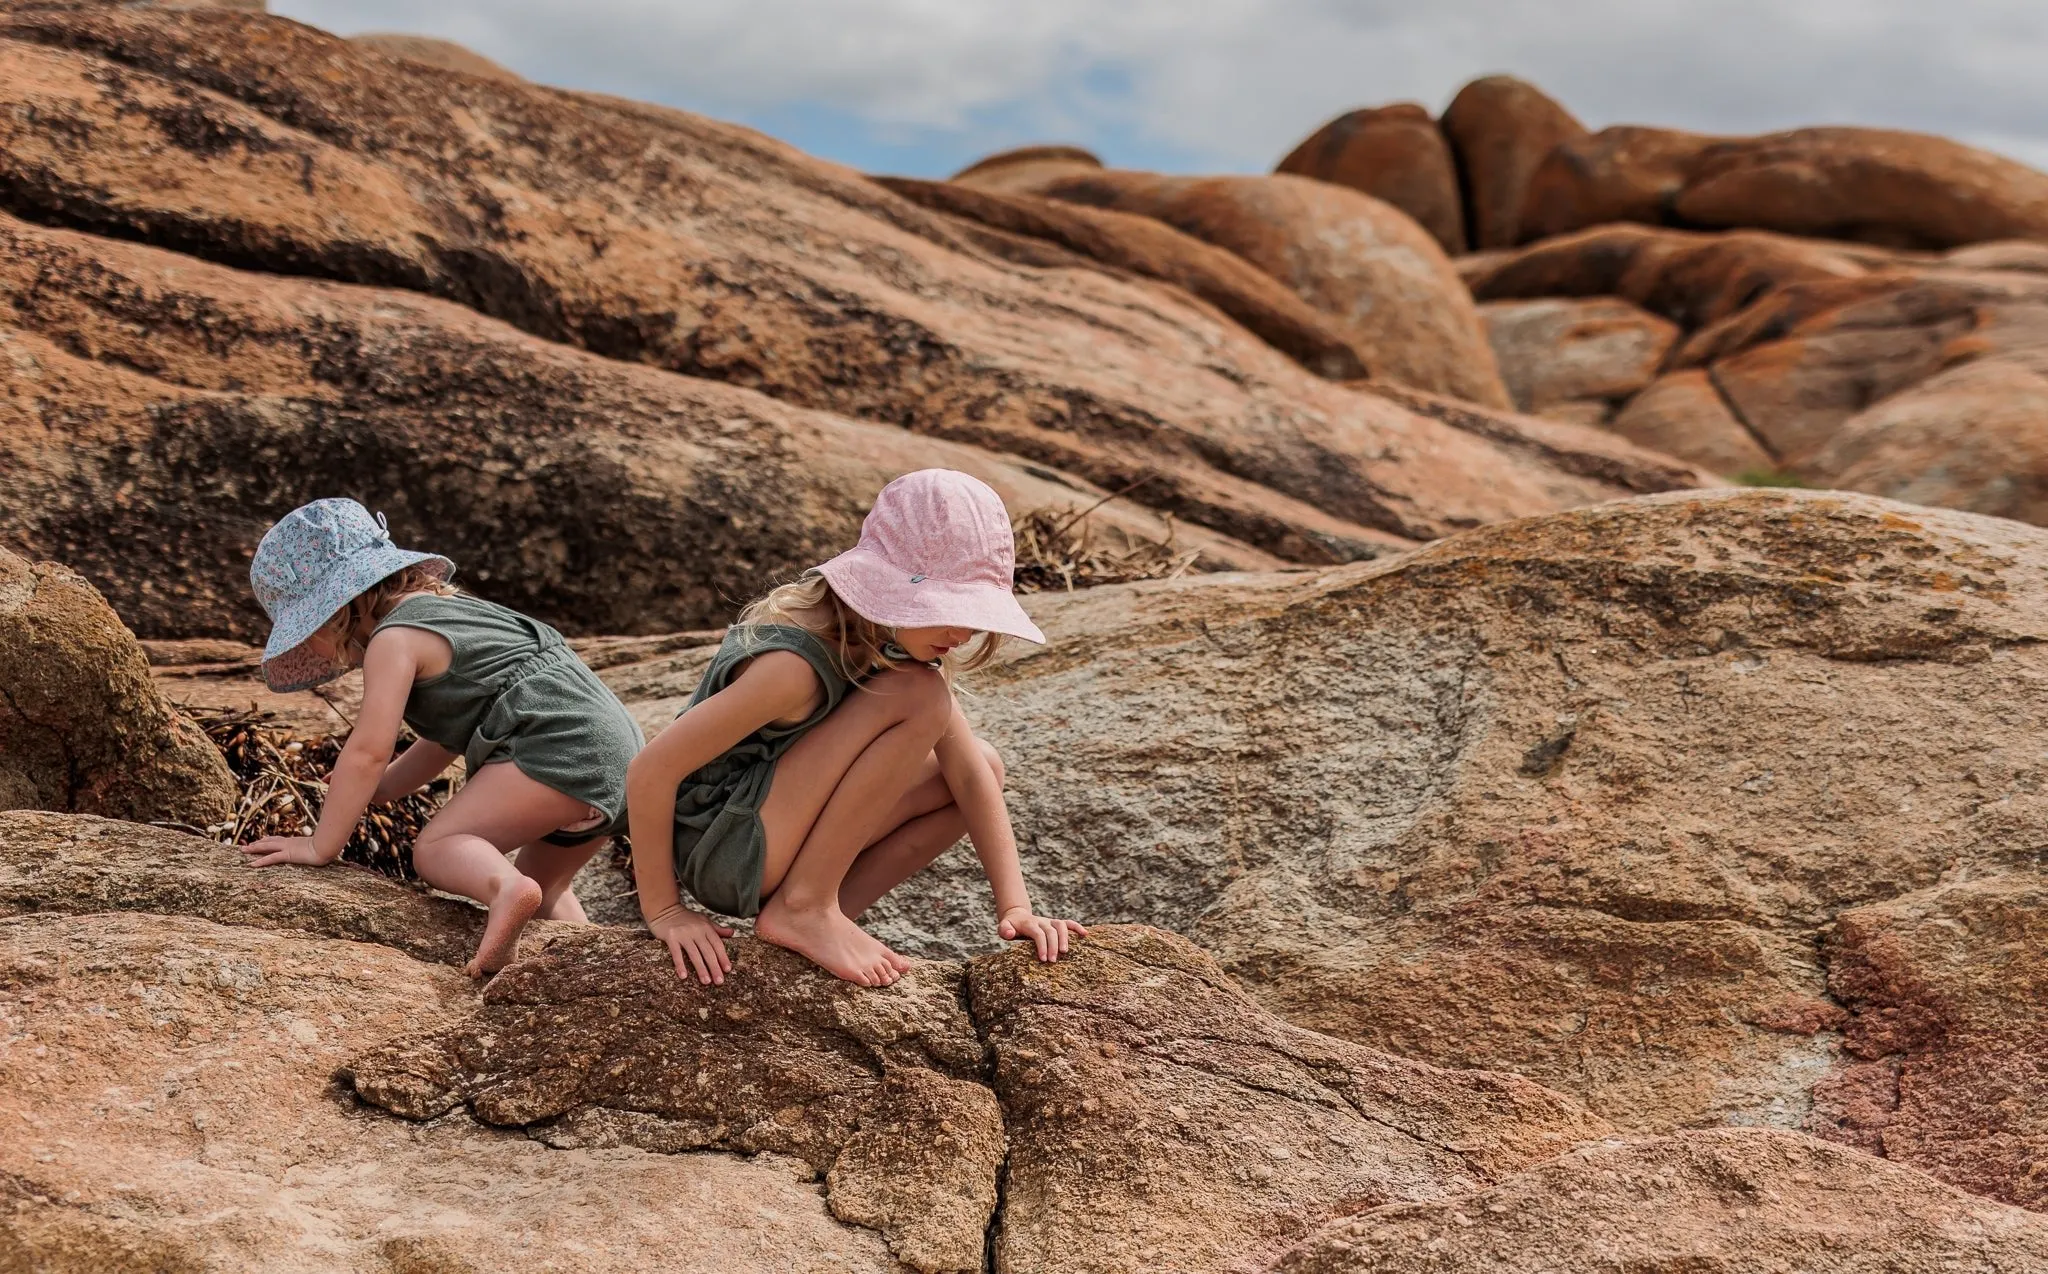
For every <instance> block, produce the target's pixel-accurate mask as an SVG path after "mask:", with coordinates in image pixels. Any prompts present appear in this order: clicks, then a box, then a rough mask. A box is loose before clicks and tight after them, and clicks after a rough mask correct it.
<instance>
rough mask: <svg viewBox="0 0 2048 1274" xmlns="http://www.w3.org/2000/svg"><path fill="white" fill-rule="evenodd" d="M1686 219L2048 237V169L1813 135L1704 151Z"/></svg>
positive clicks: (1943, 242) (1919, 242)
mask: <svg viewBox="0 0 2048 1274" xmlns="http://www.w3.org/2000/svg"><path fill="white" fill-rule="evenodd" d="M1688 177H1689V179H1688V181H1687V183H1686V187H1685V190H1684V191H1683V192H1682V193H1681V194H1680V195H1679V196H1678V198H1677V199H1676V201H1675V202H1674V203H1673V204H1672V207H1671V210H1672V213H1673V214H1674V215H1676V216H1677V217H1679V218H1682V219H1683V220H1685V221H1687V222H1689V223H1691V224H1694V225H1704V226H1730V227H1733V226H1758V227H1762V228H1765V229H1770V230H1779V231H1783V232H1785V233H1787V234H1806V235H1816V236H1820V237H1823V238H1829V239H1852V240H1858V241H1861V242H1867V243H1877V244H1883V245H1887V246H1895V247H1906V248H1954V247H1960V246H1962V245H1964V244H1972V243H1984V242H1987V241H1991V240H1999V239H2038V238H2042V237H2044V236H2048V173H2043V172H2040V171H2039V170H2037V169H2033V168H2029V167H2028V166H2027V165H2025V164H2022V163H2019V162H2018V161H2016V160H2011V159H2006V158H2004V157H2003V156H2000V155H1994V154H1991V153H1990V152H1989V151H1983V150H1979V149H1977V148H1976V147H1974V146H1965V145H1963V144H1962V143H1961V142H1954V141H1950V140H1948V139H1947V138H1944V137H1930V136H1928V135H1926V134H1924V133H1904V132H1893V131H1889V130H1885V129H1876V128H1802V129H1797V130H1795V131H1793V132H1788V133H1772V134H1770V135H1768V136H1764V137H1756V138H1745V139H1742V140H1737V141H1726V142H1722V143H1720V144H1718V145H1714V146H1709V147H1707V148H1706V149H1704V150H1703V151H1701V152H1700V154H1699V156H1698V160H1697V163H1696V164H1695V165H1694V167H1693V169H1692V171H1691V172H1690V173H1689V174H1688Z"/></svg>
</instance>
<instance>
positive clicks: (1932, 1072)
mask: <svg viewBox="0 0 2048 1274" xmlns="http://www.w3.org/2000/svg"><path fill="white" fill-rule="evenodd" d="M2044 904H2048V888H2044V886H2043V882H2042V880H2041V878H2040V877H2039V876H2038V875H2036V874H2034V873H2031V872H2030V873H2026V874H2020V875H2010V876H1994V877H1990V878H1988V879H1984V880H1972V881H1967V882H1964V883H1958V884H1947V885H1942V886H1940V887H1938V888H1935V889H1931V890H1927V891H1924V892H1921V893H1915V894H1908V895H1906V896H1905V897H1903V898H1897V899H1893V900H1891V901H1889V902H1884V903H1877V904H1874V905H1872V906H1869V907H1861V908H1858V909H1856V910H1854V911H1851V912H1848V913H1846V914H1845V915H1843V916H1842V918H1841V920H1840V921H1839V922H1838V923H1837V924H1836V926H1835V929H1834V932H1833V933H1832V934H1831V935H1830V937H1829V942H1828V987H1829V990H1830V991H1831V992H1832V993H1833V994H1834V996H1835V998H1836V999H1837V1000H1839V1001H1840V1002H1841V1003H1842V1004H1843V1005H1845V1006H1846V1007H1847V1008H1848V1010H1849V1015H1850V1016H1849V1020H1848V1022H1847V1023H1846V1025H1845V1026H1844V1027H1843V1039H1844V1048H1845V1052H1846V1053H1847V1054H1848V1056H1846V1057H1845V1058H1844V1059H1843V1063H1842V1065H1841V1066H1840V1068H1839V1069H1838V1070H1837V1072H1836V1073H1835V1074H1834V1075H1833V1076H1832V1077H1830V1079H1829V1080H1828V1081H1827V1082H1826V1083H1824V1084H1823V1085H1822V1086H1821V1088H1820V1090H1819V1091H1818V1092H1816V1094H1815V1100H1814V1127H1815V1129H1816V1130H1817V1131H1819V1132H1821V1133H1822V1135H1824V1136H1831V1137H1837V1138H1840V1139H1841V1140H1843V1141H1847V1142H1848V1143H1850V1144H1851V1145H1855V1146H1859V1147H1861V1148H1862V1149H1865V1150H1868V1151H1870V1152H1871V1153H1873V1154H1879V1155H1883V1156H1884V1157H1885V1158H1888V1159H1893V1160H1896V1161H1897V1162H1900V1163H1904V1164H1910V1165H1911V1166H1913V1167H1916V1168H1919V1169H1921V1170H1923V1171H1926V1172H1930V1173H1932V1174H1934V1175H1935V1176H1937V1177H1940V1178H1941V1179H1942V1180H1944V1181H1948V1182H1952V1183H1954V1184H1955V1185H1958V1186H1961V1187H1962V1188H1964V1189H1966V1190H1972V1191H1975V1192H1977V1193H1978V1194H1987V1195H1990V1196H1991V1197H1992V1198H1995V1199H2003V1200H2005V1201H2007V1202H2009V1203H2017V1204H2020V1205H2022V1206H2024V1207H2029V1208H2033V1209H2035V1210H2037V1211H2041V1210H2048V1166H2044V1165H2048V1121H2044V1119H2043V1116H2042V1104H2043V1099H2044V1097H2048V1066H2044V1061H2043V1059H2044V1058H2048V1027H2044V1025H2043V1022H2042V1017H2041V1011H2040V1010H2041V1003H2042V996H2043V994H2044V993H2048V976H2044V974H2043V971H2042V961H2041V954H2040V953H2041V947H2042V943H2043V942H2044V941H2048V909H2044Z"/></svg>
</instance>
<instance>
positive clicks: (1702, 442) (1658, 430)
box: [1607, 368, 1777, 477]
mask: <svg viewBox="0 0 2048 1274" xmlns="http://www.w3.org/2000/svg"><path fill="white" fill-rule="evenodd" d="M1607 427H1608V428H1609V429H1612V430H1613V431H1614V432H1615V433H1618V434H1620V435H1621V436H1622V437H1624V438H1626V439H1628V440H1629V441H1630V442H1632V443H1635V444H1636V445H1637V446H1639V447H1648V448H1650V449H1651V450H1653V451H1661V452H1663V453H1664V454H1665V455H1668V456H1677V457H1679V458H1680V459H1683V460H1689V461H1691V462H1692V463H1693V464H1696V465H1698V466H1699V467H1700V468H1702V469H1705V470H1706V471H1707V472H1709V473H1718V474H1722V475H1724V476H1726V477H1734V476H1736V475H1738V474H1744V473H1756V472H1760V471H1764V470H1772V469H1775V468H1777V461H1776V460H1775V459H1773V458H1772V456H1771V453H1770V452H1768V451H1766V450H1764V448H1763V446H1762V445H1761V444H1759V443H1758V442H1757V440H1756V436H1755V435H1754V434H1752V433H1750V432H1749V430H1747V429H1745V428H1743V427H1742V422H1741V421H1740V420H1737V419H1736V418H1735V413H1734V412H1733V411H1731V410H1730V409H1729V407H1728V402H1727V400H1726V399H1724V398H1723V397H1721V392H1720V391H1719V390H1717V389H1715V388H1714V383H1713V380H1712V378H1711V376H1710V374H1709V373H1707V372H1705V371H1702V370H1700V369H1698V368H1693V369H1691V370H1689V371H1682V372H1673V373H1672V374H1671V375H1669V376H1664V377H1660V378H1659V379H1657V380H1656V381H1655V382H1653V383H1652V384H1651V385H1650V386H1649V387H1648V388H1646V389H1644V390H1643V391H1642V392H1641V393H1639V394H1637V395H1636V396H1635V397H1634V398H1631V399H1629V400H1628V403H1627V404H1626V405H1625V406H1623V407H1622V409H1621V410H1620V411H1619V412H1617V413H1616V414H1615V417H1614V419H1613V420H1612V421H1610V422H1609V423H1608V426H1607Z"/></svg>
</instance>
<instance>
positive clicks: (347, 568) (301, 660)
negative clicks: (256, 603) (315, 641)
mask: <svg viewBox="0 0 2048 1274" xmlns="http://www.w3.org/2000/svg"><path fill="white" fill-rule="evenodd" d="M408 566H424V567H426V568H427V569H428V570H429V571H431V572H432V573H433V574H434V575H435V577H436V578H439V579H441V580H446V579H448V578H449V577H450V576H452V575H453V574H455V563H453V562H451V561H449V560H448V559H447V558H445V557H442V556H441V555H440V554H438V553H414V552H411V551H409V550H406V549H401V548H396V547H393V546H391V545H383V544H380V545H373V546H371V547H369V548H365V549H361V550H359V551H357V552H355V553H351V554H350V555H349V556H348V557H346V558H344V559H342V561H341V563H340V564H339V565H337V566H336V567H335V568H334V569H333V570H331V571H329V572H328V573H327V574H326V575H324V576H322V577H321V578H320V580H319V581H318V582H317V583H316V584H314V585H313V587H312V588H310V589H308V590H307V591H306V593H305V595H304V596H302V597H297V598H294V599H292V600H291V601H290V602H288V603H286V604H285V605H284V606H282V607H280V608H279V610H278V614H277V617H276V623H275V624H274V625H273V627H272V628H271V630H270V640H269V641H267V642H265V643H264V644H263V682H264V684H265V685H267V686H269V687H270V688H271V689H272V690H275V691H279V692H280V693H282V692H285V691H291V690H311V689H312V688H313V687H315V686H319V685H325V684H326V683H327V682H330V681H332V680H334V679H335V678H336V677H339V676H340V675H341V674H342V673H344V672H347V671H348V669H346V668H343V667H341V666H340V665H338V664H337V663H335V661H333V660H332V659H328V658H326V657H325V656H322V655H320V654H319V653H317V652H315V651H312V650H308V649H307V648H306V639H307V638H309V637H311V636H312V635H313V634H314V633H317V632H319V631H320V628H321V625H323V624H325V623H326V622H327V621H328V620H330V619H332V618H334V615H335V612H337V611H339V610H340V609H341V608H342V607H344V606H346V605H348V604H349V603H350V602H352V601H354V600H355V599H356V598H358V597H361V596H362V595H363V594H364V593H367V592H369V591H370V590H371V589H373V588H375V587H376V586H377V585H379V584H381V583H383V582H384V581H385V580H387V579H390V578H391V577H392V576H393V575H396V574H398V572H400V571H402V570H404V569H405V568H406V567H408Z"/></svg>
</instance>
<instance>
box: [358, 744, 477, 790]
mask: <svg viewBox="0 0 2048 1274" xmlns="http://www.w3.org/2000/svg"><path fill="white" fill-rule="evenodd" d="M457 755H458V754H457V753H454V752H450V751H449V750H448V749H447V748H444V747H442V746H441V745H440V744H438V743H433V742H430V741H428V740H426V739H414V740H413V743H412V746H411V747H409V748H407V749H406V750H405V751H403V752H401V753H399V754H398V759H397V760H395V761H393V762H392V763H391V764H390V765H387V766H385V767H384V776H383V777H382V778H380V779H378V780H377V790H376V791H375V792H374V793H372V794H371V796H370V803H371V804H372V805H386V804H389V803H390V802H392V801H395V800H397V799H398V798H399V797H401V796H410V795H412V794H413V793H414V792H417V791H419V790H420V789H421V788H423V787H425V786H426V785H427V784H429V783H431V782H433V781H434V780H435V779H436V778H438V777H439V776H440V774H441V771H443V770H445V769H447V768H448V767H449V766H450V765H453V764H454V763H455V758H456V756H457Z"/></svg>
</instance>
